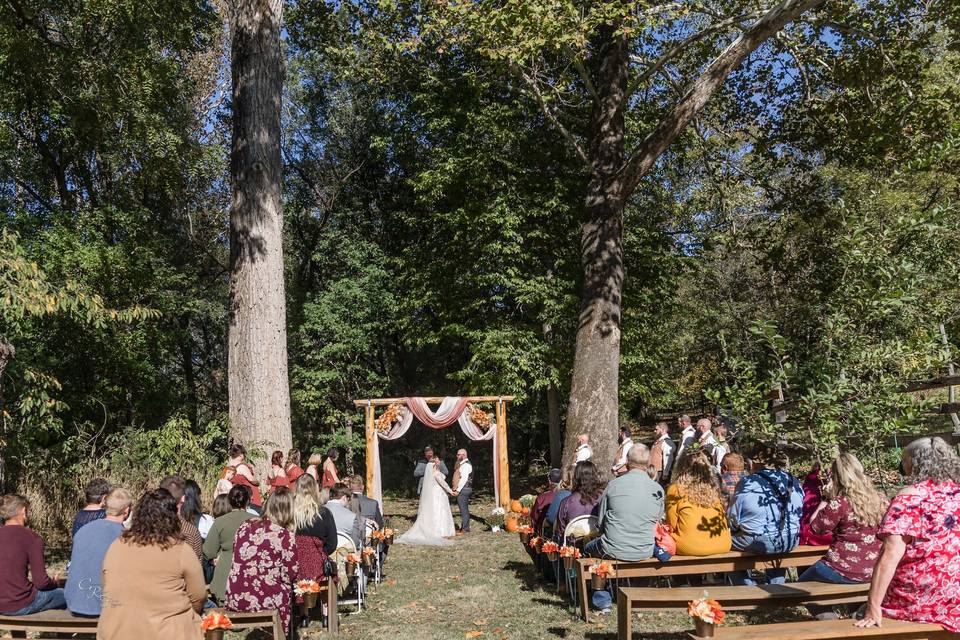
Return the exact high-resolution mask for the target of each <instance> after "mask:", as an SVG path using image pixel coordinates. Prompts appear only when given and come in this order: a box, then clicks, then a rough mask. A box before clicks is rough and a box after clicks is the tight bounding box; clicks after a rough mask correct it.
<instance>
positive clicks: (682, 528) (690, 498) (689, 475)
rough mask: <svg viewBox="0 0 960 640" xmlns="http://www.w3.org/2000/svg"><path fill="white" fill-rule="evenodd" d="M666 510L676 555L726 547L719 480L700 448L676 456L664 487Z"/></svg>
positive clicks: (726, 529)
mask: <svg viewBox="0 0 960 640" xmlns="http://www.w3.org/2000/svg"><path fill="white" fill-rule="evenodd" d="M666 512H667V524H669V525H670V529H671V530H672V531H673V538H674V540H676V541H677V555H680V556H712V555H714V554H717V553H726V552H727V551H730V527H729V525H728V524H727V516H726V513H725V512H724V509H723V500H722V498H721V494H720V481H719V479H718V478H717V476H716V469H715V467H714V466H713V464H711V462H710V459H709V458H708V457H707V455H706V454H705V453H704V452H703V451H702V450H701V449H699V448H695V449H688V450H686V451H684V453H683V455H682V456H681V457H680V459H679V460H677V462H676V465H675V466H674V468H673V482H672V483H671V484H670V486H669V487H667V499H666Z"/></svg>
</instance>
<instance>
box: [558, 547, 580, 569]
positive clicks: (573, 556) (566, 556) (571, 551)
mask: <svg viewBox="0 0 960 640" xmlns="http://www.w3.org/2000/svg"><path fill="white" fill-rule="evenodd" d="M560 557H561V558H563V568H564V569H567V570H569V569H573V562H574V560H577V559H579V558H580V549H577V548H576V547H571V546H569V545H563V546H562V547H560Z"/></svg>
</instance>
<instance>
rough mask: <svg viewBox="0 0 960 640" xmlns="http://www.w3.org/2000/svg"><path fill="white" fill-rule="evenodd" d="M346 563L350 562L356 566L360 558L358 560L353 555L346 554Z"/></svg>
mask: <svg viewBox="0 0 960 640" xmlns="http://www.w3.org/2000/svg"><path fill="white" fill-rule="evenodd" d="M347 562H352V563H354V564H357V563H359V562H360V558H358V557H357V556H356V555H355V554H352V553H348V554H347Z"/></svg>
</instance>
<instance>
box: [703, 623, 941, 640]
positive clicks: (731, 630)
mask: <svg viewBox="0 0 960 640" xmlns="http://www.w3.org/2000/svg"><path fill="white" fill-rule="evenodd" d="M687 637H688V638H690V640H701V638H700V636H697V635H694V634H692V633H690V634H687ZM713 637H714V640H783V638H789V639H790V640H846V639H847V638H897V639H899V640H946V639H947V638H951V639H953V640H956V639H957V638H960V634H956V633H950V632H949V631H946V630H945V629H944V628H943V627H941V626H940V625H938V624H920V623H917V622H903V621H901V620H886V619H884V621H883V626H882V627H880V628H879V629H878V628H877V627H870V628H869V629H861V628H860V627H855V626H853V621H852V620H824V621H816V620H810V621H805V622H782V623H779V624H758V625H752V626H747V627H728V626H719V627H717V628H716V630H715V632H714V635H713Z"/></svg>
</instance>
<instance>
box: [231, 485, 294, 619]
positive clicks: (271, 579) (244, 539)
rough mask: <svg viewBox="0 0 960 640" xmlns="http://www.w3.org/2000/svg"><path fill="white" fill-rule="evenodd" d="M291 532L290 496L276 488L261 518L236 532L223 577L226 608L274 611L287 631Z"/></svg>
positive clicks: (292, 564)
mask: <svg viewBox="0 0 960 640" xmlns="http://www.w3.org/2000/svg"><path fill="white" fill-rule="evenodd" d="M292 529H293V495H292V494H291V493H290V490H289V489H286V488H283V487H280V488H278V489H277V490H276V491H275V492H274V493H273V494H272V495H271V496H270V499H269V500H267V504H266V508H265V509H264V514H263V517H262V518H255V519H253V520H248V521H247V522H244V523H243V524H242V525H240V528H239V529H237V537H236V540H235V541H234V543H233V566H232V567H231V568H230V575H229V577H228V578H227V594H226V602H225V604H226V607H227V609H229V610H231V611H243V612H246V611H270V610H273V609H277V610H278V611H279V612H280V620H281V622H282V624H283V627H284V629H287V630H288V631H289V629H290V612H291V604H290V599H291V595H292V593H293V583H294V582H295V581H296V579H297V571H298V569H299V566H298V564H297V547H296V542H295V539H294V535H293V531H292Z"/></svg>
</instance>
